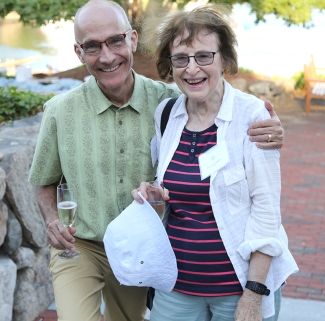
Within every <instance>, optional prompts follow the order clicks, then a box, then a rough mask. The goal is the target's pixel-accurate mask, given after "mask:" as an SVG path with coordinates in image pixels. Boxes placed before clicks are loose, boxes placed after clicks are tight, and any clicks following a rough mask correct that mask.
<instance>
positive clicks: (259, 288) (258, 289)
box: [245, 281, 270, 296]
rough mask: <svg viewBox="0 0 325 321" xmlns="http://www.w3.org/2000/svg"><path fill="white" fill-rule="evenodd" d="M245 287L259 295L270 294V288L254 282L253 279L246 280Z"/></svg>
mask: <svg viewBox="0 0 325 321" xmlns="http://www.w3.org/2000/svg"><path fill="white" fill-rule="evenodd" d="M245 288H247V289H249V290H251V291H253V292H255V293H257V294H261V295H266V296H268V295H270V290H269V289H268V288H267V287H266V285H264V284H262V283H259V282H255V281H247V283H246V285H245Z"/></svg>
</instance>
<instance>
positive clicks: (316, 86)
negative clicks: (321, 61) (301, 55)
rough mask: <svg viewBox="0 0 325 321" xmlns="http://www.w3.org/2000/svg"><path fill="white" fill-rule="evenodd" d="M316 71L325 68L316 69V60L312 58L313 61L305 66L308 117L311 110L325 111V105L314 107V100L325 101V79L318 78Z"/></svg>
mask: <svg viewBox="0 0 325 321" xmlns="http://www.w3.org/2000/svg"><path fill="white" fill-rule="evenodd" d="M316 70H325V68H316V67H315V64H314V58H313V56H311V60H310V62H309V63H308V64H305V65H304V78H305V82H306V89H307V95H306V114H307V115H308V114H309V112H310V110H325V104H324V105H312V104H311V100H312V99H324V100H325V79H320V78H319V76H317V73H316Z"/></svg>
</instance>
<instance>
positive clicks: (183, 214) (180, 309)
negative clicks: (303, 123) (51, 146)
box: [132, 6, 298, 321]
mask: <svg viewBox="0 0 325 321" xmlns="http://www.w3.org/2000/svg"><path fill="white" fill-rule="evenodd" d="M228 21H229V20H228V13H227V11H226V9H225V8H224V7H221V6H203V7H199V8H196V9H194V10H192V11H190V12H184V11H183V12H177V13H174V14H173V15H170V16H167V18H166V19H165V20H164V22H163V24H161V25H160V26H159V29H158V32H157V33H158V41H157V43H158V48H157V51H156V52H157V57H158V58H157V67H158V71H159V74H160V76H161V77H162V78H166V77H167V76H169V75H170V74H171V75H172V76H173V78H174V81H175V82H176V84H177V85H178V87H179V88H180V89H181V90H182V92H183V95H182V96H181V97H179V98H178V100H177V101H176V103H175V105H174V106H173V108H172V111H171V113H170V116H169V121H168V124H167V127H166V130H165V132H164V134H163V137H161V132H160V119H161V114H162V111H163V109H164V107H165V105H166V103H167V100H165V101H163V102H162V103H161V104H160V105H159V106H158V108H157V111H156V114H155V123H156V154H157V155H158V156H159V161H158V168H157V180H158V182H159V183H160V182H163V184H164V187H165V188H166V189H167V190H168V191H169V196H167V195H166V199H168V204H169V206H168V208H167V211H166V213H165V217H164V219H163V221H164V223H165V224H166V231H167V234H168V236H169V239H170V242H171V245H172V247H173V250H174V252H175V255H176V259H177V266H178V279H177V282H176V284H175V288H174V290H173V291H172V292H171V293H164V292H161V291H156V295H155V300H154V302H153V309H152V312H151V318H150V320H151V321H180V320H184V321H185V320H186V321H198V320H204V321H207V320H209V321H217V320H218V321H219V320H223V321H230V320H236V321H237V320H240V321H261V320H262V318H263V320H268V321H270V320H272V321H273V320H277V316H278V313H279V305H280V299H281V290H280V288H281V286H282V284H283V283H284V282H285V280H286V278H287V277H288V276H289V275H290V274H292V273H294V272H296V271H297V270H298V268H297V266H296V263H295V261H294V259H293V257H292V256H291V254H290V252H289V250H288V246H287V237H286V234H285V232H284V229H283V227H282V226H281V215H280V189H281V182H280V167H279V152H278V151H277V150H261V149H258V148H257V147H256V146H255V144H254V143H252V142H250V140H249V138H248V136H247V129H248V127H249V125H250V124H251V123H252V122H254V121H259V120H263V119H266V118H269V115H268V113H267V111H266V110H265V108H264V104H263V102H262V101H260V100H259V99H257V98H256V97H254V96H251V95H248V94H245V93H242V92H240V91H238V90H235V89H233V88H232V87H231V86H230V85H229V84H228V83H227V82H226V81H225V80H224V78H223V74H224V73H230V74H234V73H236V72H237V68H238V66H237V54H236V51H235V45H236V44H237V43H236V37H235V34H234V31H233V30H232V28H231V26H230V23H229V22H228ZM153 154H155V153H153ZM145 186H146V184H145V183H142V184H141V186H140V188H139V189H136V190H133V191H132V195H133V197H134V198H135V199H136V200H139V198H138V196H137V192H138V190H140V191H141V193H142V194H143V195H144V196H145V197H146V188H145Z"/></svg>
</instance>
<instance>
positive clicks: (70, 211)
mask: <svg viewBox="0 0 325 321" xmlns="http://www.w3.org/2000/svg"><path fill="white" fill-rule="evenodd" d="M57 207H58V214H59V217H60V221H61V222H62V224H63V226H64V227H65V228H67V229H69V228H70V227H71V226H72V225H73V223H74V218H75V214H76V209H77V200H76V187H75V185H73V184H69V185H68V184H67V183H64V184H60V185H58V187H57ZM80 254H81V253H80V252H79V251H75V252H71V251H70V250H68V249H66V250H65V251H63V252H61V253H59V254H58V257H59V258H60V259H64V260H70V259H75V258H77V257H79V256H80Z"/></svg>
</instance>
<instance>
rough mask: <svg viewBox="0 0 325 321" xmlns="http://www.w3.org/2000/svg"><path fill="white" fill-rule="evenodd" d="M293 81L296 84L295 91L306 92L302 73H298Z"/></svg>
mask: <svg viewBox="0 0 325 321" xmlns="http://www.w3.org/2000/svg"><path fill="white" fill-rule="evenodd" d="M292 79H293V80H294V82H295V90H296V91H298V92H299V91H304V90H305V89H306V82H305V77H304V73H303V72H302V71H299V72H296V73H295V74H294V76H293V77H292Z"/></svg>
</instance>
